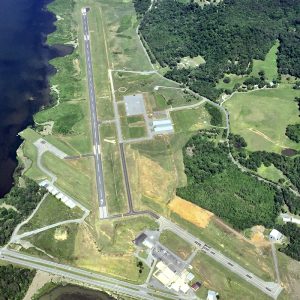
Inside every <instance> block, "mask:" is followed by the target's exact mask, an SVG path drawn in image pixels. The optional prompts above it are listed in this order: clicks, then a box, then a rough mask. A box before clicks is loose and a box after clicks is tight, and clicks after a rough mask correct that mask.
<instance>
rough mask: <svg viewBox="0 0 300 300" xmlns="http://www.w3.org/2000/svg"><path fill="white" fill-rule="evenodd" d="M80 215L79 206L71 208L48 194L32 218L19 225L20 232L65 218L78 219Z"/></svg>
mask: <svg viewBox="0 0 300 300" xmlns="http://www.w3.org/2000/svg"><path fill="white" fill-rule="evenodd" d="M82 215H83V211H82V210H81V209H80V208H79V207H75V208H73V209H71V208H69V207H67V206H66V205H65V204H64V203H62V202H61V201H60V200H58V199H56V198H55V197H54V196H52V195H48V196H47V198H46V199H45V200H44V202H43V203H42V205H41V206H40V208H39V210H38V211H37V212H36V214H35V215H34V216H33V218H32V219H31V220H30V221H29V222H28V223H27V224H25V225H24V226H22V227H21V229H20V232H25V231H31V230H34V229H38V228H41V227H44V226H47V225H51V224H55V223H57V222H61V221H65V220H71V219H79V218H81V217H82Z"/></svg>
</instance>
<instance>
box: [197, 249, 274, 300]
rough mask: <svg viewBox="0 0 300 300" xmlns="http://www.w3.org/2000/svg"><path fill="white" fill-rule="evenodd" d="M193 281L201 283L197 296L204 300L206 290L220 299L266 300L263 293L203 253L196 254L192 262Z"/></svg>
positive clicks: (266, 297)
mask: <svg viewBox="0 0 300 300" xmlns="http://www.w3.org/2000/svg"><path fill="white" fill-rule="evenodd" d="M192 266H193V270H192V272H193V273H194V275H195V280H199V281H201V282H202V284H203V285H202V287H201V288H200V289H199V290H198V291H197V293H196V294H197V296H199V297H200V298H201V299H206V296H207V292H208V290H213V291H217V292H218V293H219V294H220V297H222V299H231V300H240V299H241V295H243V296H242V299H245V300H255V299H259V300H268V299H270V298H269V297H268V296H267V295H265V294H264V293H263V292H261V291H260V290H258V289H257V288H255V287H254V286H252V285H250V284H249V283H247V281H245V280H243V279H241V278H240V277H238V276H237V275H236V274H234V273H232V272H230V271H229V270H228V269H226V268H225V267H223V266H222V265H221V264H219V263H217V262H216V261H215V260H213V259H212V258H210V257H208V256H207V255H205V254H203V253H198V254H197V255H196V257H195V259H194V260H193V262H192Z"/></svg>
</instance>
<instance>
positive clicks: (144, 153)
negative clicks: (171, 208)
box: [126, 133, 191, 215]
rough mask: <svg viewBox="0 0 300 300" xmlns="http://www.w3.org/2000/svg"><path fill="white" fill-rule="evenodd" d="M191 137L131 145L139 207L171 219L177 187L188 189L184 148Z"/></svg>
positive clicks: (129, 158) (130, 169) (130, 170)
mask: <svg viewBox="0 0 300 300" xmlns="http://www.w3.org/2000/svg"><path fill="white" fill-rule="evenodd" d="M190 135H191V133H182V134H175V135H171V136H163V137H160V138H158V137H157V138H155V139H154V140H151V141H146V142H142V143H135V144H132V145H127V147H126V158H127V167H128V174H129V180H130V185H131V191H132V195H133V199H134V201H135V207H138V208H139V209H149V208H150V209H152V210H154V211H157V212H158V213H160V214H162V215H168V209H167V203H168V202H169V201H170V200H172V199H173V197H174V194H175V190H176V187H178V186H184V185H186V175H185V173H184V165H183V158H182V147H183V146H184V145H185V143H186V142H187V140H188V139H189V137H190Z"/></svg>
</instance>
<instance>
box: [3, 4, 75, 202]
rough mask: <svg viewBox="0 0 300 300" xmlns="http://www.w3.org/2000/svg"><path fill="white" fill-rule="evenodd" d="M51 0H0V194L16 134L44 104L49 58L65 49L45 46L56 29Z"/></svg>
mask: <svg viewBox="0 0 300 300" xmlns="http://www.w3.org/2000/svg"><path fill="white" fill-rule="evenodd" d="M50 2H51V1H50V0H0V5H1V9H0V20H1V22H0V197H2V196H3V195H4V194H6V193H7V192H8V191H9V190H10V189H11V187H12V185H13V177H12V176H13V173H14V170H15V168H16V166H17V160H16V150H17V149H18V147H19V146H20V144H21V142H22V141H21V139H20V138H19V137H18V136H17V135H18V133H19V132H20V131H22V130H23V129H24V128H26V127H27V126H29V125H31V124H33V120H32V116H33V114H34V113H35V112H37V111H38V110H39V109H40V108H41V107H42V106H45V105H47V104H48V103H49V85H48V80H47V79H48V76H49V75H50V74H54V72H55V70H54V68H53V67H51V66H50V65H49V63H48V61H49V60H50V59H51V58H54V57H57V56H63V55H65V54H66V53H69V52H70V48H57V49H56V48H54V47H51V48H50V47H48V46H47V45H46V37H47V34H49V33H51V32H53V31H54V30H55V26H54V21H55V20H56V18H55V16H54V15H53V14H52V13H50V12H48V11H47V10H46V9H45V5H46V4H47V3H50Z"/></svg>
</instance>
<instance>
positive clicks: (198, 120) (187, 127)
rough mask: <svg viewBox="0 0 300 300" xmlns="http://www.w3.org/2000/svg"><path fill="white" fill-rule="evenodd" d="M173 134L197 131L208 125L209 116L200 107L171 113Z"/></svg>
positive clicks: (203, 108) (202, 107)
mask: <svg viewBox="0 0 300 300" xmlns="http://www.w3.org/2000/svg"><path fill="white" fill-rule="evenodd" d="M171 117H172V121H173V123H174V128H175V132H176V133H177V132H178V133H179V132H188V131H197V130H199V129H203V128H207V127H208V126H209V125H210V115H209V113H208V112H207V110H206V109H205V107H204V106H203V105H202V106H200V107H198V108H194V109H187V110H179V111H173V112H171Z"/></svg>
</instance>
